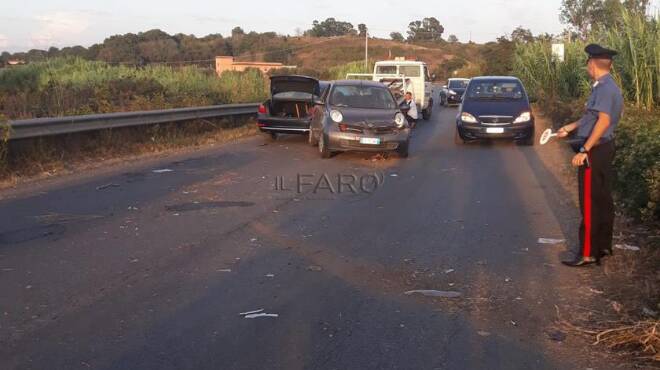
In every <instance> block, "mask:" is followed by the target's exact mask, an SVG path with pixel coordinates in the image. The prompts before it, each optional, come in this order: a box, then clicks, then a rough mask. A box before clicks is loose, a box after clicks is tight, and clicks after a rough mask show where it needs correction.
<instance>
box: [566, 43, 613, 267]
mask: <svg viewBox="0 0 660 370" xmlns="http://www.w3.org/2000/svg"><path fill="white" fill-rule="evenodd" d="M585 51H586V52H587V54H589V58H588V60H587V70H588V73H589V76H590V77H591V78H592V80H593V81H594V82H593V85H592V88H591V95H590V96H589V100H588V101H587V106H586V112H585V113H584V115H583V116H582V118H581V119H580V120H579V121H577V122H574V123H571V124H568V125H566V126H564V127H562V128H561V129H559V132H558V136H559V137H562V138H563V137H567V136H568V134H569V133H570V132H572V131H574V130H577V140H576V142H577V143H578V144H575V145H573V146H574V149H575V151H576V152H577V154H576V155H575V156H574V157H573V160H572V164H573V166H575V167H579V170H578V181H579V187H580V188H579V192H580V209H581V211H582V223H581V224H580V244H581V249H582V251H581V253H580V254H579V255H577V256H576V257H575V259H573V260H570V261H562V263H563V264H565V265H567V266H571V267H582V266H588V265H591V264H594V263H599V262H600V259H601V258H602V257H605V256H609V255H611V254H612V228H613V225H614V203H613V201H612V180H613V177H614V173H613V168H612V160H613V158H614V129H615V128H616V126H617V124H618V123H619V119H620V118H621V114H622V112H623V96H622V94H621V89H619V87H618V86H617V85H616V82H615V81H614V79H613V78H612V75H611V74H610V70H611V69H612V58H613V57H614V56H615V55H617V52H616V51H614V50H609V49H606V48H603V47H602V46H600V45H596V44H591V45H589V46H587V47H586V49H585Z"/></svg>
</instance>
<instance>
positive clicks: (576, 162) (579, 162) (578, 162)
mask: <svg viewBox="0 0 660 370" xmlns="http://www.w3.org/2000/svg"><path fill="white" fill-rule="evenodd" d="M586 161H587V153H578V154H576V155H575V156H574V157H573V161H572V163H573V166H575V167H580V166H584V162H586Z"/></svg>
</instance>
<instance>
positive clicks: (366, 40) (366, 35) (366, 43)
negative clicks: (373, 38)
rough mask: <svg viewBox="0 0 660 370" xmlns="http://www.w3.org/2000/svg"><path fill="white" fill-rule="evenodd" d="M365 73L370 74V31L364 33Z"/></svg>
mask: <svg viewBox="0 0 660 370" xmlns="http://www.w3.org/2000/svg"><path fill="white" fill-rule="evenodd" d="M364 71H365V73H369V31H365V32H364Z"/></svg>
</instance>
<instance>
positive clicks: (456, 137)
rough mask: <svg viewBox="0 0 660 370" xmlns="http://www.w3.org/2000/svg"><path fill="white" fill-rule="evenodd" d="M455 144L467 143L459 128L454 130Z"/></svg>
mask: <svg viewBox="0 0 660 370" xmlns="http://www.w3.org/2000/svg"><path fill="white" fill-rule="evenodd" d="M454 144H456V145H463V144H465V140H463V138H462V137H461V134H459V133H458V128H456V130H454Z"/></svg>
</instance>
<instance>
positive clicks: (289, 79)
mask: <svg viewBox="0 0 660 370" xmlns="http://www.w3.org/2000/svg"><path fill="white" fill-rule="evenodd" d="M284 92H291V93H303V94H311V95H316V96H318V95H319V80H317V79H315V78H313V77H307V76H273V77H271V78H270V94H271V96H275V95H277V94H280V93H284ZM310 99H311V96H310Z"/></svg>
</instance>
